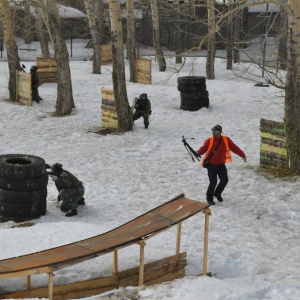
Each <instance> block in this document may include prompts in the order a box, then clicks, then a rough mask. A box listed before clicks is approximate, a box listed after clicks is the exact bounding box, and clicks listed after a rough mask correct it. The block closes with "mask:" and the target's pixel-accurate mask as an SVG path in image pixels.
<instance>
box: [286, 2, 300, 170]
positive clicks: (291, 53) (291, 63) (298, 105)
mask: <svg viewBox="0 0 300 300" xmlns="http://www.w3.org/2000/svg"><path fill="white" fill-rule="evenodd" d="M287 9H288V44H287V46H288V63H287V81H286V94H285V116H284V122H285V131H286V141H287V149H288V155H289V161H290V172H292V173H295V174H300V3H299V1H296V0H288V5H287Z"/></svg>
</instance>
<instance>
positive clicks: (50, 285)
mask: <svg viewBox="0 0 300 300" xmlns="http://www.w3.org/2000/svg"><path fill="white" fill-rule="evenodd" d="M48 275H49V283H48V299H49V300H53V291H54V273H52V272H51V273H49V274H48Z"/></svg>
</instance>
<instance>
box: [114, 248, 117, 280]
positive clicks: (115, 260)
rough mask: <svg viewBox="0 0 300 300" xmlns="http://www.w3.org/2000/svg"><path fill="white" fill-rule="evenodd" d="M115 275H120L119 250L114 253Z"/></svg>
mask: <svg viewBox="0 0 300 300" xmlns="http://www.w3.org/2000/svg"><path fill="white" fill-rule="evenodd" d="M114 275H118V250H115V251H114Z"/></svg>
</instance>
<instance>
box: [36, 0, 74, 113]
mask: <svg viewBox="0 0 300 300" xmlns="http://www.w3.org/2000/svg"><path fill="white" fill-rule="evenodd" d="M44 7H45V8H46V11H45V10H44ZM40 9H41V13H42V16H43V19H44V23H45V24H47V28H48V31H49V34H50V37H51V41H52V43H53V47H54V53H55V61H56V65H57V76H58V78H57V99H56V114H57V115H58V116H64V115H67V114H70V113H71V111H72V108H74V107H75V104H74V100H73V91H72V81H71V72H70V66H69V54H68V50H67V46H66V43H65V41H64V39H63V38H62V35H61V25H60V16H59V11H58V6H57V3H56V0H44V6H43V7H40Z"/></svg>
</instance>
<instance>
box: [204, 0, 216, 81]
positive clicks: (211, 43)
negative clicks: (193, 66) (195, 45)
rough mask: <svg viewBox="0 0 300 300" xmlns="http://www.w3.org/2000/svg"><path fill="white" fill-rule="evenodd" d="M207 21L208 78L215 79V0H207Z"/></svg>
mask: <svg viewBox="0 0 300 300" xmlns="http://www.w3.org/2000/svg"><path fill="white" fill-rule="evenodd" d="M207 18H208V19H207V20H208V22H207V23H208V31H209V35H208V39H207V57H206V78H207V79H214V78H215V52H216V32H215V30H214V27H215V23H216V21H215V0H207Z"/></svg>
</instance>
